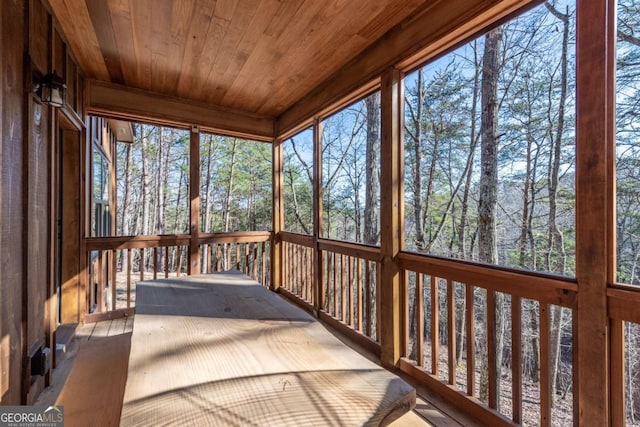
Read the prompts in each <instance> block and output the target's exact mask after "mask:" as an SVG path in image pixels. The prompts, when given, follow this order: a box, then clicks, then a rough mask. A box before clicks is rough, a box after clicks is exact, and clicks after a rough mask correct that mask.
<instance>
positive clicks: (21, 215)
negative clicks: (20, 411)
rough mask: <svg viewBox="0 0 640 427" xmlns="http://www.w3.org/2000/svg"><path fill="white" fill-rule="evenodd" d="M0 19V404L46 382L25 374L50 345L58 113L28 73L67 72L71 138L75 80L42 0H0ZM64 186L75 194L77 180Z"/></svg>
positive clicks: (23, 398) (78, 122) (22, 400)
mask: <svg viewBox="0 0 640 427" xmlns="http://www.w3.org/2000/svg"><path fill="white" fill-rule="evenodd" d="M0 22H1V24H2V25H1V30H2V31H1V36H0V37H1V39H0V47H1V50H0V68H1V72H0V76H1V78H2V89H1V90H0V105H1V113H0V114H1V119H0V136H1V139H0V404H2V405H12V404H13V405H16V404H27V403H31V402H32V401H33V400H34V399H35V398H36V397H37V395H38V393H39V392H40V391H41V389H42V388H43V387H44V385H45V377H40V376H33V377H32V376H30V358H31V356H33V354H34V352H35V351H36V350H37V349H39V348H41V347H44V346H48V347H50V348H55V343H54V342H53V340H52V337H53V336H54V329H55V314H56V307H55V305H54V303H52V302H55V301H56V298H51V297H52V296H54V295H53V293H54V289H55V288H54V286H53V274H52V272H53V271H54V270H53V268H52V266H53V253H54V252H53V246H54V245H53V233H52V230H53V226H52V224H53V222H52V221H53V220H52V218H53V216H52V203H53V200H55V197H57V196H56V194H55V193H54V192H53V191H52V184H51V182H52V179H53V178H54V169H53V159H54V152H53V147H55V141H54V138H55V137H56V136H55V135H56V133H57V128H58V123H57V120H58V119H57V117H58V115H57V114H58V113H56V112H54V111H53V109H52V108H51V107H48V106H45V105H43V104H42V103H41V102H40V100H39V99H38V97H37V96H36V95H34V94H33V93H32V91H31V82H32V80H33V79H32V76H42V75H43V74H46V73H49V72H51V71H53V69H54V68H56V71H57V73H58V75H61V76H63V77H66V83H67V85H68V86H69V87H70V91H69V93H68V95H69V97H68V106H67V107H65V108H63V109H62V110H61V112H60V114H64V115H65V117H67V118H68V120H67V122H68V123H71V124H72V126H75V127H76V128H77V129H76V131H77V133H76V135H77V136H78V139H79V138H80V137H79V135H81V133H82V123H83V117H82V116H81V114H78V112H77V111H79V110H80V109H81V99H82V98H81V96H82V91H81V88H82V84H81V80H80V79H81V77H80V76H79V74H78V68H77V66H76V65H75V63H74V62H73V60H72V58H71V56H70V54H69V52H68V51H67V47H66V45H65V43H64V40H63V38H62V37H61V36H60V34H59V33H58V32H57V30H56V27H55V22H54V19H53V17H52V16H51V14H50V13H49V12H48V10H47V8H46V7H45V5H44V4H43V3H42V2H41V0H28V1H25V0H2V1H0ZM74 110H75V111H74ZM77 167H78V168H79V167H80V165H77ZM68 191H72V192H74V194H75V195H76V196H77V195H78V194H79V188H77V187H72V188H69V189H68ZM78 209H79V208H78ZM78 216H79V215H78ZM75 238H76V239H79V236H78V235H77V234H76V235H75ZM76 262H77V260H76ZM76 269H77V267H76Z"/></svg>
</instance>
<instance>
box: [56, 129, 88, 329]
mask: <svg viewBox="0 0 640 427" xmlns="http://www.w3.org/2000/svg"><path fill="white" fill-rule="evenodd" d="M80 138H81V133H80V132H79V131H74V130H71V129H65V130H63V132H62V141H60V144H61V145H60V152H61V156H62V159H61V166H62V167H61V168H60V171H59V177H60V180H61V188H66V189H69V191H62V193H61V194H60V196H61V205H62V206H61V208H62V212H61V215H60V221H61V224H60V226H61V228H62V229H61V231H62V236H63V237H62V247H61V254H60V256H61V278H60V282H61V288H62V296H61V297H62V307H61V311H62V319H61V321H62V323H74V322H78V321H79V314H80V307H79V304H80V300H81V294H80V289H79V286H80V283H79V281H78V279H79V277H80V259H81V258H82V256H86V254H83V253H81V252H80V230H81V228H82V225H81V224H80V205H81V200H80V191H79V189H80V168H79V167H78V165H80V164H81V162H80V159H81V153H80V151H81V147H80ZM74 189H75V190H76V191H73V190H74ZM57 191H58V190H57V189H56V193H57Z"/></svg>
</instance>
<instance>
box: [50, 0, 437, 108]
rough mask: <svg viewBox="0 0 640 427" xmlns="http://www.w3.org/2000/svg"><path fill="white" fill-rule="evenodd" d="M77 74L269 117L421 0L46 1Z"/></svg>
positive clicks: (423, 4) (422, 0) (425, 1)
mask: <svg viewBox="0 0 640 427" xmlns="http://www.w3.org/2000/svg"><path fill="white" fill-rule="evenodd" d="M49 3H50V5H51V8H52V10H53V12H54V14H55V15H56V17H57V18H58V21H59V22H60V26H61V27H62V28H61V29H62V31H63V33H64V34H65V37H66V38H67V41H68V43H69V44H70V46H71V48H72V50H73V52H74V54H75V56H76V58H77V60H78V62H79V64H80V67H81V68H82V69H83V70H84V72H85V74H86V77H88V78H90V79H96V80H100V81H104V82H111V83H118V84H122V85H126V86H129V87H134V88H139V89H145V90H150V91H153V92H157V93H160V94H163V95H170V96H177V97H181V98H186V99H191V100H197V101H201V102H206V103H208V104H213V105H217V106H222V107H227V108H233V109H238V110H242V111H246V112H251V113H258V114H261V115H266V116H270V117H277V116H279V115H280V114H281V113H282V112H283V111H285V110H286V109H287V108H288V107H290V106H291V105H293V104H294V103H295V102H296V101H298V100H299V99H301V98H302V97H303V96H304V95H305V94H307V93H308V92H309V91H311V90H312V89H313V88H314V87H316V86H318V85H319V84H320V83H322V82H323V81H325V80H326V79H328V78H330V77H331V75H332V74H334V73H335V72H336V71H337V70H339V69H340V68H341V67H342V66H343V65H344V64H345V63H347V62H348V61H349V60H350V59H351V58H353V57H354V56H356V55H357V54H358V53H360V52H361V51H363V50H364V49H365V48H366V47H367V46H369V45H371V44H372V43H373V42H374V41H375V40H377V39H379V38H380V37H382V36H383V35H384V34H385V33H386V32H387V31H388V30H390V29H391V28H392V27H393V26H395V25H396V24H398V23H400V22H401V21H402V20H403V19H405V18H407V17H408V16H410V15H411V14H413V13H416V12H417V11H418V9H420V8H424V7H428V5H427V4H428V3H433V1H428V0H376V1H371V0H297V1H296V0H238V1H234V0H217V1H216V0H86V1H83V0H49Z"/></svg>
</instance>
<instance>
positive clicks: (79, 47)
mask: <svg viewBox="0 0 640 427" xmlns="http://www.w3.org/2000/svg"><path fill="white" fill-rule="evenodd" d="M49 4H50V6H51V7H52V9H53V10H54V11H55V14H56V18H57V19H58V22H59V23H60V26H61V27H62V32H63V34H64V36H65V38H66V40H67V42H68V43H69V45H70V47H71V50H72V51H73V53H74V55H75V57H76V58H78V61H79V63H80V64H81V65H82V70H83V71H84V72H85V73H86V74H87V76H88V77H91V78H95V79H100V80H109V72H108V71H107V66H106V64H105V62H104V58H103V57H102V53H101V51H100V44H99V43H98V39H97V37H96V33H95V30H94V29H93V23H92V22H91V17H90V16H89V11H88V10H87V5H86V4H85V2H80V1H74V0H49Z"/></svg>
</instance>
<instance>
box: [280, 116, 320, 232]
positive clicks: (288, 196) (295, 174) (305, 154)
mask: <svg viewBox="0 0 640 427" xmlns="http://www.w3.org/2000/svg"><path fill="white" fill-rule="evenodd" d="M283 144H284V147H283V150H284V167H283V175H284V188H283V198H284V212H285V214H284V228H285V230H287V231H291V232H294V233H301V234H309V235H310V234H313V129H312V128H307V129H305V130H303V131H302V132H300V133H298V134H296V135H294V136H292V137H291V138H289V139H287V140H286V141H284V142H283Z"/></svg>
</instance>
